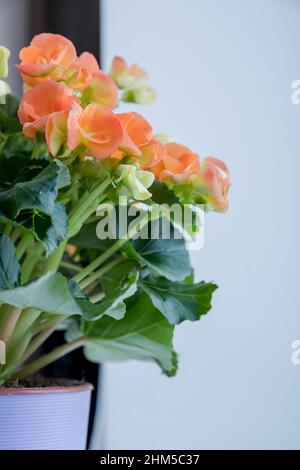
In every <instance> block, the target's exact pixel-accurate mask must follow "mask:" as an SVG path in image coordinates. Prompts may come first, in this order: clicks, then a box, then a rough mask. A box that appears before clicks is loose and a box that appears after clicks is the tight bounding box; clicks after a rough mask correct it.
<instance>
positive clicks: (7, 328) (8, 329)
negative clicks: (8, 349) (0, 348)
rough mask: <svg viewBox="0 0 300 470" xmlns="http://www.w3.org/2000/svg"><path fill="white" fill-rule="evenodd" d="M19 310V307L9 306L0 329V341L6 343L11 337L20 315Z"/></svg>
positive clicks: (20, 310)
mask: <svg viewBox="0 0 300 470" xmlns="http://www.w3.org/2000/svg"><path fill="white" fill-rule="evenodd" d="M21 312H22V309H21V308H19V307H14V306H10V308H9V310H8V312H7V317H6V320H5V321H4V324H3V325H2V328H1V331H0V339H1V341H4V343H8V341H9V340H10V338H11V337H12V334H13V332H14V329H15V326H16V324H17V321H18V320H19V317H20V315H21Z"/></svg>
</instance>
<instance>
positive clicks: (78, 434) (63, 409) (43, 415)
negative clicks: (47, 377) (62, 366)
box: [0, 382, 93, 450]
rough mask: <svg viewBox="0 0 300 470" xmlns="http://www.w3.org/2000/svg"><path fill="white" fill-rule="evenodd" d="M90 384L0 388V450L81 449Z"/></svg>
mask: <svg viewBox="0 0 300 470" xmlns="http://www.w3.org/2000/svg"><path fill="white" fill-rule="evenodd" d="M64 383H65V384H67V382H64ZM92 388H93V386H92V385H90V384H87V383H86V384H80V383H76V384H74V382H73V383H71V384H68V385H63V384H61V385H59V384H53V386H42V387H29V388H19V387H18V388H0V450H84V449H85V448H86V439H87V429H88V419H89V409H90V399H91V390H92Z"/></svg>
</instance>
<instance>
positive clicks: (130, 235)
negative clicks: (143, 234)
mask: <svg viewBox="0 0 300 470" xmlns="http://www.w3.org/2000/svg"><path fill="white" fill-rule="evenodd" d="M148 220H149V215H148V213H146V214H145V216H144V217H143V218H142V219H141V221H140V222H139V223H138V224H136V225H135V226H134V227H133V228H132V230H130V231H129V232H128V233H127V236H126V237H125V238H121V239H120V240H118V241H116V242H115V243H114V244H113V245H112V246H111V247H109V248H108V249H107V250H106V251H105V252H104V253H102V254H101V255H100V256H98V258H96V259H95V260H94V261H92V263H90V264H89V265H88V266H87V267H86V268H84V269H82V270H81V271H80V273H78V274H76V276H74V277H73V280H74V281H75V282H80V281H82V280H83V279H85V278H86V277H87V276H88V275H89V274H90V273H91V272H93V271H94V270H95V269H97V268H98V267H99V266H101V264H103V263H104V262H105V261H106V260H107V259H108V258H110V257H111V256H112V255H113V254H114V253H115V252H116V251H118V250H119V249H120V248H122V246H123V245H124V244H125V243H127V242H128V240H130V239H131V238H133V237H134V236H135V235H136V234H137V233H138V232H139V231H140V230H141V229H142V228H143V227H144V226H145V225H146V224H147V223H148Z"/></svg>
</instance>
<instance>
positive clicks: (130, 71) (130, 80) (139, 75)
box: [110, 56, 148, 88]
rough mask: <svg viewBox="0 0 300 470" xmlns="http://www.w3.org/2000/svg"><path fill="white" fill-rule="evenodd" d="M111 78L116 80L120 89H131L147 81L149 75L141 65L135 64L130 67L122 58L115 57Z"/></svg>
mask: <svg viewBox="0 0 300 470" xmlns="http://www.w3.org/2000/svg"><path fill="white" fill-rule="evenodd" d="M110 76H111V77H112V78H113V79H114V81H115V82H116V84H117V85H118V87H119V88H131V87H133V86H134V85H137V84H138V83H141V82H144V81H145V80H147V78H148V75H147V73H146V72H145V70H143V69H142V68H141V67H140V66H139V65H137V64H133V65H131V66H130V67H129V66H128V65H127V63H126V62H125V60H124V59H123V58H122V57H118V56H116V57H114V59H113V62H112V66H111V70H110Z"/></svg>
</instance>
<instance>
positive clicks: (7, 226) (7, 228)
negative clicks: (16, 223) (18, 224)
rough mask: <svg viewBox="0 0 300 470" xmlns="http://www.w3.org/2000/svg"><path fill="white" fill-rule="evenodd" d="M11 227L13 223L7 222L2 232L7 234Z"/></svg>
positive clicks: (9, 232)
mask: <svg viewBox="0 0 300 470" xmlns="http://www.w3.org/2000/svg"><path fill="white" fill-rule="evenodd" d="M12 229H13V224H12V223H11V222H7V223H6V226H5V229H4V230H3V233H4V234H5V235H7V236H9V235H10V234H11V232H12Z"/></svg>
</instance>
